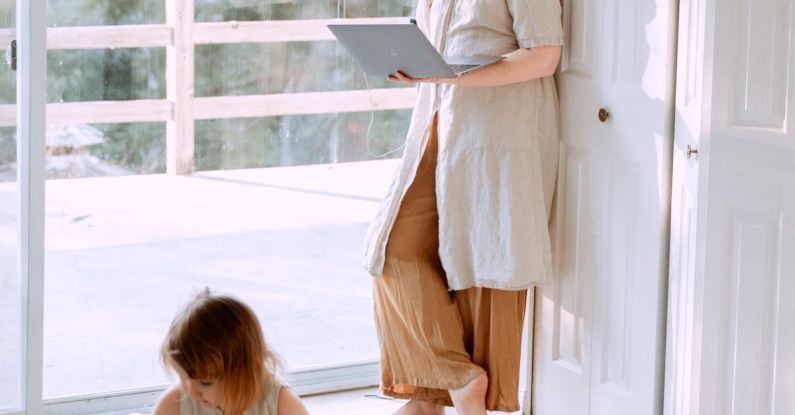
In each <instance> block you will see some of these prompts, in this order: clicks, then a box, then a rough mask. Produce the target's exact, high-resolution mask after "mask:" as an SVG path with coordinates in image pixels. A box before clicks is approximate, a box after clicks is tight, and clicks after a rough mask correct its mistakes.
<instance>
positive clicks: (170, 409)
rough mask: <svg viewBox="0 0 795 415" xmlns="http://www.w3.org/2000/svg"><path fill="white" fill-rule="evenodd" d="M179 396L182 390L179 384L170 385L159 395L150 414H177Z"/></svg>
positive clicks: (180, 396)
mask: <svg viewBox="0 0 795 415" xmlns="http://www.w3.org/2000/svg"><path fill="white" fill-rule="evenodd" d="M181 398H182V392H181V391H180V389H179V385H174V386H172V387H171V388H169V389H168V390H166V391H165V392H163V394H162V395H160V399H158V400H157V404H155V410H154V412H152V415H179V400H180V399H181Z"/></svg>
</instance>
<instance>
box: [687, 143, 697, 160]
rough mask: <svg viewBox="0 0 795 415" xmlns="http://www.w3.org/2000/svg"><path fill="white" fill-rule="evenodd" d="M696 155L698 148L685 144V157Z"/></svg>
mask: <svg viewBox="0 0 795 415" xmlns="http://www.w3.org/2000/svg"><path fill="white" fill-rule="evenodd" d="M697 155H698V149H697V148H693V147H691V146H690V144H688V145H687V158H688V159H689V158H691V157H693V156H697Z"/></svg>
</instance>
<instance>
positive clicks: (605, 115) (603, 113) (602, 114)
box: [599, 108, 610, 122]
mask: <svg viewBox="0 0 795 415" xmlns="http://www.w3.org/2000/svg"><path fill="white" fill-rule="evenodd" d="M608 118H610V113H609V112H607V110H606V109H604V108H599V121H601V122H607V119H608Z"/></svg>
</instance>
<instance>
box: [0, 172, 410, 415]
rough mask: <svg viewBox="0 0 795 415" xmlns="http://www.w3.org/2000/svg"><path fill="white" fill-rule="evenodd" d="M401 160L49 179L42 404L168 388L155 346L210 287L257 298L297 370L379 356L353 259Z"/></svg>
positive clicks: (2, 203) (11, 192)
mask: <svg viewBox="0 0 795 415" xmlns="http://www.w3.org/2000/svg"><path fill="white" fill-rule="evenodd" d="M396 163H397V161H395V160H387V161H374V162H358V163H347V164H338V165H316V166H306V167H281V168H269V169H247V170H234V171H231V170H230V171H213V172H200V173H195V174H193V175H189V176H176V175H143V176H124V177H107V178H91V179H65V180H51V181H48V182H47V184H46V213H45V216H46V231H45V233H46V259H45V264H46V265H45V269H46V271H45V280H46V283H45V284H46V287H45V298H46V301H45V323H44V330H45V332H44V336H45V339H44V367H45V369H44V370H45V374H44V395H45V399H50V398H57V397H64V396H76V395H82V394H88V393H91V394H96V393H101V392H106V391H115V390H120V389H133V388H136V387H143V386H151V385H159V384H166V383H170V380H169V379H168V378H167V377H166V375H165V374H164V372H163V370H162V369H161V368H160V364H159V361H158V346H159V344H160V342H161V340H162V338H163V336H164V333H165V330H166V328H167V325H168V324H169V322H170V320H171V318H172V316H173V315H174V313H175V311H176V310H177V309H178V308H179V306H180V305H181V304H183V303H184V302H185V301H186V300H188V299H189V298H190V296H191V294H192V293H194V292H197V291H198V290H200V289H202V288H203V287H205V286H209V287H212V288H216V289H219V290H223V291H227V292H231V293H233V294H235V295H237V296H239V297H241V298H243V299H244V300H245V301H247V302H248V303H249V304H251V306H252V307H253V308H255V309H256V311H257V313H258V314H259V315H260V318H261V321H262V324H263V326H264V331H265V333H266V337H267V338H268V340H269V341H270V342H271V343H272V344H273V345H274V346H275V348H276V349H277V350H278V351H279V352H280V353H281V354H282V356H283V357H284V358H285V360H286V361H287V364H288V367H289V368H291V369H301V368H307V367H312V366H318V365H328V364H332V363H340V362H349V361H360V360H365V359H373V358H376V357H377V348H376V341H375V333H374V329H373V322H372V303H371V291H370V290H371V286H370V281H369V277H368V275H367V274H366V272H365V271H364V270H363V269H362V267H361V265H360V264H361V261H360V257H361V251H362V241H363V236H364V232H365V229H366V226H367V223H368V221H369V220H370V219H371V218H372V215H373V214H374V213H375V211H376V209H377V207H378V202H379V200H380V198H381V196H382V195H383V194H384V192H385V190H386V188H387V186H388V184H389V180H390V178H391V175H392V173H393V171H394V169H395V167H396ZM15 191H16V187H15V183H0V219H1V220H0V287H2V290H0V291H5V292H6V293H12V292H17V289H16V287H15V285H14V284H16V282H15V272H13V270H14V269H15V268H16V262H15V256H14V255H15V252H16V251H15V246H16V236H15V235H16V230H15V229H14V228H13V226H14V223H15V222H16V217H15V215H16V211H15V209H16V203H15ZM12 300H13V298H12ZM15 307H17V306H16V305H15V303H14V301H10V300H9V296H7V295H5V296H4V295H0V315H3V316H4V317H1V318H0V332H3V333H9V332H12V333H13V331H11V328H9V327H4V326H3V325H4V324H5V325H6V326H8V325H12V323H11V322H15V321H18V320H16V318H15V317H14V316H15V315H17V314H18V310H17V309H16V308H15ZM12 328H13V325H12ZM11 337H13V336H11ZM14 346H15V342H14V341H13V340H12V341H8V337H6V336H4V339H3V341H0V394H9V393H11V392H12V390H13V389H14V388H12V387H9V386H10V385H9V384H8V382H10V380H9V378H8V376H9V374H10V373H16V372H15V371H16V370H17V368H18V364H19V361H18V356H19V354H18V353H17V350H16V349H13V350H9V349H10V348H11V347H14ZM3 374H5V375H3ZM4 382H6V383H4ZM3 399H6V401H7V400H8V399H9V397H5V396H0V401H3Z"/></svg>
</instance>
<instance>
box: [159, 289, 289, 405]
mask: <svg viewBox="0 0 795 415" xmlns="http://www.w3.org/2000/svg"><path fill="white" fill-rule="evenodd" d="M160 357H161V359H162V361H163V364H164V365H165V366H166V367H167V368H171V369H173V368H174V364H177V365H179V367H180V368H182V370H184V371H185V373H186V374H187V375H188V377H190V378H191V379H197V380H199V379H200V380H222V381H223V384H224V391H223V394H224V398H225V399H224V401H225V404H224V406H225V408H224V409H225V411H224V412H225V413H226V414H231V415H240V414H243V412H244V411H245V410H246V409H247V408H248V407H249V406H251V405H252V404H253V403H254V402H255V401H256V400H257V398H259V397H261V396H262V391H263V390H264V387H265V385H266V384H268V383H269V382H271V381H273V378H274V376H276V374H277V371H279V370H280V369H281V360H280V359H279V357H278V355H276V353H275V352H273V351H272V350H271V348H270V347H269V346H268V344H267V343H266V342H265V338H264V336H263V334H262V328H261V327H260V324H259V321H258V320H257V316H256V315H255V314H254V311H253V310H251V308H250V307H249V306H247V305H246V304H244V303H242V302H241V301H240V300H238V299H236V298H234V297H232V296H229V295H217V294H213V293H210V290H209V289H205V290H204V291H203V292H202V293H200V294H198V295H197V296H196V297H195V298H194V299H193V300H192V301H191V302H190V303H188V305H187V306H186V307H185V308H184V309H183V310H182V311H181V312H180V313H178V314H177V315H176V317H174V321H172V322H171V327H170V328H169V330H168V335H166V339H165V341H164V342H163V346H162V348H161V351H160Z"/></svg>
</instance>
